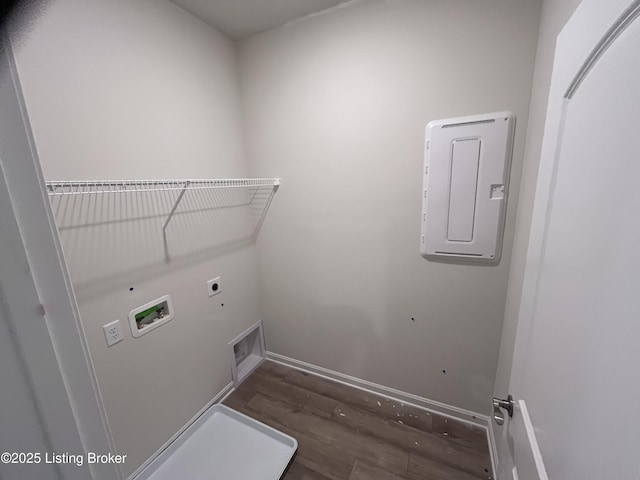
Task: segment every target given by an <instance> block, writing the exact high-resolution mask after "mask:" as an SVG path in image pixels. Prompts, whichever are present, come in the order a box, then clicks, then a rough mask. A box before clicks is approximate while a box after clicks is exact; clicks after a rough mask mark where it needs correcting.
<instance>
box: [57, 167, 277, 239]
mask: <svg viewBox="0 0 640 480" xmlns="http://www.w3.org/2000/svg"><path fill="white" fill-rule="evenodd" d="M45 184H46V186H47V193H48V194H49V197H57V196H61V195H107V194H114V193H115V194H119V193H141V192H170V191H179V192H180V193H179V194H178V196H177V198H176V200H175V202H174V204H173V207H172V208H171V211H170V212H169V215H168V216H167V219H166V221H165V222H164V225H163V226H162V232H163V234H164V235H165V237H166V231H167V226H168V225H169V222H170V221H171V219H172V218H173V215H174V214H175V213H176V210H177V209H178V205H180V202H181V201H182V198H183V197H184V194H185V193H186V192H187V191H190V190H211V189H220V188H248V189H250V191H251V190H253V192H252V197H251V202H252V201H253V198H255V195H256V193H257V191H258V190H259V189H261V188H265V187H271V188H272V189H273V190H272V195H273V193H275V192H276V191H277V190H278V187H279V186H280V179H279V178H215V179H172V180H86V181H83V180H68V181H67V180H55V181H48V182H45Z"/></svg>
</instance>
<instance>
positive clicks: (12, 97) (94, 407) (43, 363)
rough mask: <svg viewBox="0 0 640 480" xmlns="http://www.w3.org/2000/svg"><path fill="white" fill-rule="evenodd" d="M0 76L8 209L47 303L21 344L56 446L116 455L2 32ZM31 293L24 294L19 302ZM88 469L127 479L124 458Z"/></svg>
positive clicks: (96, 475) (2, 172)
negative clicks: (122, 465) (40, 321)
mask: <svg viewBox="0 0 640 480" xmlns="http://www.w3.org/2000/svg"><path fill="white" fill-rule="evenodd" d="M0 82H1V85H0V86H1V87H2V88H0V105H1V107H2V112H1V114H2V122H3V131H2V132H0V136H2V150H1V155H2V158H0V177H1V178H0V188H2V189H3V190H5V191H6V192H8V194H9V197H10V200H11V205H8V206H7V207H8V208H7V209H5V211H3V213H7V218H9V220H12V219H11V218H10V217H13V220H14V221H15V222H12V223H14V225H17V228H15V227H14V228H15V230H16V232H15V233H16V235H18V236H17V237H16V238H19V240H20V244H21V245H20V247H21V248H23V250H22V252H21V253H24V255H25V256H26V259H27V260H28V267H29V271H30V274H31V280H32V286H34V287H35V294H36V295H37V298H34V297H33V296H32V297H30V298H31V301H34V302H35V301H37V302H38V303H39V304H40V313H39V317H40V318H41V319H44V322H43V323H40V324H38V325H25V323H26V322H24V320H26V319H25V318H23V317H21V318H19V319H14V323H16V324H18V327H17V328H15V338H14V341H15V342H16V343H17V344H18V345H19V346H20V348H21V350H22V353H23V361H24V362H25V364H26V367H27V370H28V371H29V376H30V378H29V381H30V382H31V384H32V386H33V390H32V391H33V396H34V400H35V402H36V404H37V405H38V406H39V410H40V411H41V415H42V420H43V423H44V425H43V429H44V430H45V431H46V433H47V435H48V437H49V440H50V443H51V448H53V449H54V450H55V452H56V453H61V452H67V453H69V454H84V453H86V452H94V453H97V454H108V453H113V454H115V453H116V451H115V447H114V443H113V438H112V436H111V432H110V430H109V423H108V420H107V415H106V411H105V408H104V403H103V401H102V396H101V394H100V389H99V387H98V383H97V380H96V376H95V372H94V369H93V364H92V361H91V356H90V354H89V349H88V346H87V341H86V337H85V335H84V330H83V327H82V323H81V321H80V313H79V310H78V305H77V303H76V299H75V294H74V291H73V287H72V285H71V280H70V276H69V272H68V270H67V265H66V262H65V259H64V253H63V251H62V246H61V243H60V239H59V237H58V231H57V227H56V224H55V220H54V217H53V212H52V210H51V204H50V203H49V199H48V195H47V193H46V190H45V183H44V176H43V173H42V169H41V166H40V161H39V158H38V153H37V148H36V144H35V141H34V138H33V134H32V131H31V124H30V121H29V115H28V112H27V108H26V104H25V101H24V97H23V94H22V89H21V86H20V78H19V72H18V69H17V66H16V63H15V57H14V53H13V47H12V45H11V40H10V39H9V37H8V36H3V37H2V38H0ZM3 228H5V225H4V224H3ZM8 228H11V227H10V226H8ZM0 248H4V247H3V246H0ZM14 272H15V273H18V272H16V271H15V269H14V270H13V272H12V269H11V268H4V267H3V269H2V270H0V275H1V278H2V280H3V281H6V282H10V281H11V278H12V275H13V274H14ZM21 273H22V274H24V271H22V272H21ZM31 290H32V291H33V288H32V289H31ZM25 299H26V298H24V299H23V298H19V299H17V302H15V303H16V305H17V304H18V302H21V301H22V300H25ZM8 303H11V302H8ZM15 320H20V321H21V322H20V323H19V322H16V321H15ZM43 327H44V328H43ZM35 329H38V332H36V331H35ZM41 453H42V455H43V457H44V454H45V452H41ZM85 460H86V457H85ZM85 467H86V463H85ZM88 470H89V471H90V474H91V478H92V479H93V480H113V479H119V480H122V479H124V476H123V474H122V471H121V469H120V466H119V465H115V464H99V465H89V466H88ZM60 471H61V475H62V478H63V480H75V479H78V480H80V479H86V478H87V476H86V475H87V470H86V469H85V468H79V467H76V465H66V466H60Z"/></svg>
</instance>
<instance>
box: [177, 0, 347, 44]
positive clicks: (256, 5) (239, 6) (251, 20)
mask: <svg viewBox="0 0 640 480" xmlns="http://www.w3.org/2000/svg"><path fill="white" fill-rule="evenodd" d="M172 1H173V3H175V4H177V5H180V6H181V7H182V8H184V9H185V10H187V11H188V12H191V13H192V14H193V15H195V16H196V17H198V18H200V19H201V20H203V21H205V22H206V23H208V24H209V25H211V26H212V27H213V28H215V29H216V30H218V31H220V32H222V33H224V34H225V35H227V36H228V37H230V38H232V39H233V40H240V39H243V38H247V37H251V36H253V35H257V34H258V33H262V32H264V31H266V30H269V29H271V28H274V27H277V26H279V25H283V24H285V23H287V22H290V21H291V20H295V19H296V18H300V17H304V16H305V15H309V14H311V13H316V12H320V11H322V10H325V9H327V8H330V7H333V6H335V5H338V4H339V3H343V2H344V1H345V0H172Z"/></svg>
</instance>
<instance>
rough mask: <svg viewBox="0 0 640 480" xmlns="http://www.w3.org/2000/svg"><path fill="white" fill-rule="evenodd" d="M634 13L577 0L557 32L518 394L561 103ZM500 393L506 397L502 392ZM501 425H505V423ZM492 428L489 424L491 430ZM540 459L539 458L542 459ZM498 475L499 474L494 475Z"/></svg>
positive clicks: (522, 312)
mask: <svg viewBox="0 0 640 480" xmlns="http://www.w3.org/2000/svg"><path fill="white" fill-rule="evenodd" d="M620 12H623V13H622V14H621V13H620ZM638 16H640V0H607V2H602V1H601V0H583V2H582V3H581V4H580V5H579V6H578V8H577V9H576V11H575V12H574V14H573V15H572V17H571V18H570V19H569V21H568V22H567V24H566V25H565V27H564V28H563V30H562V31H561V32H560V34H559V35H558V38H557V42H556V52H555V57H554V65H553V74H552V78H551V86H550V92H549V100H548V105H547V113H546V121H545V128H544V136H543V142H542V151H541V155H540V166H539V171H538V178H537V184H536V193H535V199H534V205H533V214H532V220H531V229H530V233H529V244H528V248H527V254H526V264H525V270H524V278H523V283H522V290H521V297H520V308H519V312H518V326H517V331H516V338H515V346H514V354H513V359H512V367H511V375H510V380H509V391H514V389H515V391H520V392H521V391H522V390H523V385H524V382H525V381H526V379H525V375H526V373H525V372H526V362H527V357H528V347H529V340H530V335H531V331H532V328H533V326H534V323H535V314H536V305H537V298H538V293H539V286H540V280H541V276H540V273H541V268H542V265H543V263H544V257H545V250H546V243H547V234H548V227H549V222H550V218H551V212H552V209H553V196H554V191H555V185H556V177H557V173H558V161H559V157H560V149H561V147H562V145H561V137H562V133H563V126H564V120H565V114H566V110H567V107H568V105H569V103H570V102H571V99H572V98H573V95H574V94H575V93H576V91H577V89H578V88H579V87H580V85H581V83H582V81H583V80H584V78H585V77H586V75H587V74H588V73H589V71H590V70H591V68H592V67H593V65H595V63H596V62H597V61H598V59H599V58H600V57H601V56H602V55H603V54H604V52H606V50H607V48H608V46H609V45H610V44H611V43H612V42H613V41H614V40H615V39H616V38H617V36H618V35H619V34H620V33H622V31H624V29H625V27H626V26H628V25H629V24H631V22H632V21H633V20H634V19H637V17H638ZM502 393H504V394H505V395H506V392H502ZM516 409H517V402H516ZM506 429H508V424H507V425H505V430H506ZM493 430H494V429H493V428H491V431H492V432H493ZM505 438H506V436H505V435H502V436H501V438H496V439H495V440H496V442H497V443H498V444H497V448H496V457H497V458H496V464H497V465H496V467H497V470H498V472H503V473H504V470H503V468H500V466H502V465H503V464H504V463H505V462H504V459H503V458H500V457H501V456H504V455H505V454H507V453H508V452H509V450H508V449H507V448H506V446H505V445H503V444H502V442H501V440H502V441H503V442H504V440H505ZM534 456H535V454H534ZM508 460H512V459H508ZM540 461H541V462H542V459H540ZM507 463H510V462H507ZM542 465H543V463H542ZM498 472H496V473H498ZM498 478H500V476H499V474H498Z"/></svg>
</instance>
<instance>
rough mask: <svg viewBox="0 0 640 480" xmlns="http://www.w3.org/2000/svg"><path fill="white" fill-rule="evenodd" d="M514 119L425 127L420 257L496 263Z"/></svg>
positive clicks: (493, 117)
mask: <svg viewBox="0 0 640 480" xmlns="http://www.w3.org/2000/svg"><path fill="white" fill-rule="evenodd" d="M514 131H515V116H514V115H513V114H512V113H510V112H499V113H491V114H484V115H474V116H470V117H460V118H451V119H446V120H435V121H433V122H430V123H429V124H428V125H427V129H426V143H425V149H426V150H425V157H424V158H425V160H424V170H423V175H424V182H423V192H422V233H421V238H420V253H421V254H422V255H423V256H424V257H425V258H427V259H438V258H440V259H444V258H455V259H458V260H471V261H482V262H494V263H496V262H498V261H499V260H500V255H501V250H502V236H503V232H504V218H505V213H506V207H507V194H508V187H509V173H510V168H511V155H512V150H513V135H514Z"/></svg>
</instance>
